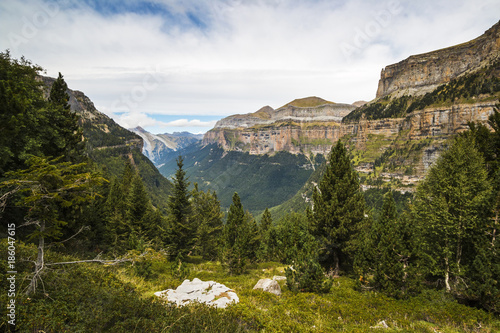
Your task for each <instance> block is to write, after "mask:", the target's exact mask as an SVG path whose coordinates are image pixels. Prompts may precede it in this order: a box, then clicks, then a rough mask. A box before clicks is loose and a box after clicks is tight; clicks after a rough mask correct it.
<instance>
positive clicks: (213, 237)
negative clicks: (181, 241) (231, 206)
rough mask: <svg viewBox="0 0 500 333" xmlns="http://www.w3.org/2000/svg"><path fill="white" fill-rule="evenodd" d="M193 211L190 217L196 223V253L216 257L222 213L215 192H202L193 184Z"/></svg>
mask: <svg viewBox="0 0 500 333" xmlns="http://www.w3.org/2000/svg"><path fill="white" fill-rule="evenodd" d="M192 198H193V200H192V203H193V213H192V217H191V219H192V220H193V221H195V222H196V223H197V226H196V229H197V236H196V238H197V242H196V250H197V253H198V254H200V255H201V256H203V258H204V259H208V260H214V259H216V258H217V255H218V251H219V248H220V245H221V237H222V230H223V228H224V224H223V222H222V219H223V218H224V214H223V213H222V211H221V208H220V201H219V199H218V198H217V194H216V193H215V192H210V191H208V192H203V191H200V190H199V189H198V184H195V186H194V189H193V191H192Z"/></svg>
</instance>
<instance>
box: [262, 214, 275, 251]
mask: <svg viewBox="0 0 500 333" xmlns="http://www.w3.org/2000/svg"><path fill="white" fill-rule="evenodd" d="M272 224H273V219H272V216H271V212H269V209H267V208H266V209H265V210H264V213H263V214H262V219H261V220H260V225H259V231H260V239H261V242H260V249H259V257H260V259H262V260H265V261H267V260H271V258H272V257H273V253H274V251H275V249H274V244H273V243H274V242H273V238H274V236H275V235H274V234H275V233H274V232H273V231H274V230H273V225H272Z"/></svg>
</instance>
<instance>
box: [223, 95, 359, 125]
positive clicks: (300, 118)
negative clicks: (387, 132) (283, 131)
mask: <svg viewBox="0 0 500 333" xmlns="http://www.w3.org/2000/svg"><path fill="white" fill-rule="evenodd" d="M298 101H300V100H298ZM323 101H324V100H323ZM325 102H326V101H325ZM297 104H299V103H297ZM299 105H300V104H299ZM355 108H356V107H355V106H353V105H351V104H337V103H331V102H329V103H327V104H320V105H316V106H309V107H302V106H296V105H288V104H287V105H285V106H283V107H281V108H279V109H277V110H274V109H273V108H272V107H270V106H265V107H263V108H261V109H260V110H258V111H257V112H254V113H249V114H245V115H234V116H229V117H226V118H224V119H221V120H219V121H218V122H217V123H216V124H215V127H214V128H228V129H241V128H251V127H257V126H269V125H272V124H275V123H277V122H281V123H283V122H299V123H302V122H318V121H326V122H329V121H330V122H338V123H340V122H341V121H342V118H343V117H344V116H346V115H347V114H349V112H351V111H352V110H354V109H355Z"/></svg>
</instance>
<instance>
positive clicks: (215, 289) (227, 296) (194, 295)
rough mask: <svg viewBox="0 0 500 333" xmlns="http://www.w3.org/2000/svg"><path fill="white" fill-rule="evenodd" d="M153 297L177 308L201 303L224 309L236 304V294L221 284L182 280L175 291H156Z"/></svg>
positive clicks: (237, 299)
mask: <svg viewBox="0 0 500 333" xmlns="http://www.w3.org/2000/svg"><path fill="white" fill-rule="evenodd" d="M155 296H158V297H162V298H165V299H167V301H169V302H172V303H175V304H176V305H177V306H184V305H188V304H191V303H193V302H198V303H203V304H207V305H210V306H215V307H217V308H225V307H227V306H228V305H229V304H233V303H238V302H239V298H238V295H236V293H235V292H234V291H233V290H231V289H229V288H228V287H226V286H225V285H223V284H220V283H217V282H215V281H201V280H200V279H197V278H195V279H193V281H189V280H184V282H182V284H181V285H180V286H178V287H177V289H167V290H164V291H158V292H156V293H155Z"/></svg>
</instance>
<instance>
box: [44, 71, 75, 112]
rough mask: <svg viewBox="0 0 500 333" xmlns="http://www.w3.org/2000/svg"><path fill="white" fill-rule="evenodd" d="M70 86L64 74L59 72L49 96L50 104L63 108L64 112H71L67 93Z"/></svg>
mask: <svg viewBox="0 0 500 333" xmlns="http://www.w3.org/2000/svg"><path fill="white" fill-rule="evenodd" d="M67 90H68V85H67V84H66V81H64V78H63V76H62V74H61V73H60V72H59V76H58V77H57V79H56V80H55V81H54V83H53V84H52V87H51V89H50V95H49V102H50V103H52V104H54V105H58V106H60V107H62V108H63V109H64V110H69V109H70V105H69V95H68V93H67Z"/></svg>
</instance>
